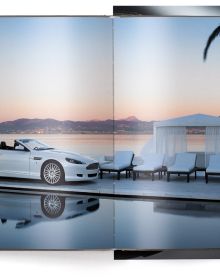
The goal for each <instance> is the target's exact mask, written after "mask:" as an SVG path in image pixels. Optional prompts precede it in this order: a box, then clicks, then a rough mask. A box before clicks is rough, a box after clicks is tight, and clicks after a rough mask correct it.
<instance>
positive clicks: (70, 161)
mask: <svg viewBox="0 0 220 280" xmlns="http://www.w3.org/2000/svg"><path fill="white" fill-rule="evenodd" d="M66 161H68V162H69V163H73V164H85V163H84V162H82V161H80V160H77V159H73V158H66Z"/></svg>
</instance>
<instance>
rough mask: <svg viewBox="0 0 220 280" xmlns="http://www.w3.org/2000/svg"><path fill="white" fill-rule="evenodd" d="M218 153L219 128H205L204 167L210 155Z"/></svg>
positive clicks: (219, 149)
mask: <svg viewBox="0 0 220 280" xmlns="http://www.w3.org/2000/svg"><path fill="white" fill-rule="evenodd" d="M216 153H220V127H211V126H210V127H206V131H205V155H206V157H205V158H206V166H207V165H208V162H209V157H210V155H211V154H216Z"/></svg>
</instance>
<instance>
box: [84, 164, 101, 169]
mask: <svg viewBox="0 0 220 280" xmlns="http://www.w3.org/2000/svg"><path fill="white" fill-rule="evenodd" d="M98 168H99V164H98V162H95V163H91V164H89V165H88V166H87V167H86V169H88V170H92V169H98Z"/></svg>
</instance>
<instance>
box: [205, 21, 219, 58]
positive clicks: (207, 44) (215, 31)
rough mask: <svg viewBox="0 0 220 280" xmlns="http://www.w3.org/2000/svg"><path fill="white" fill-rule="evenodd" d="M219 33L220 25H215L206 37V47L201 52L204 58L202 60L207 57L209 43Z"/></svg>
mask: <svg viewBox="0 0 220 280" xmlns="http://www.w3.org/2000/svg"><path fill="white" fill-rule="evenodd" d="M219 34H220V26H218V27H216V29H215V30H214V31H213V32H212V34H211V35H210V36H209V38H208V41H207V43H206V47H205V49H204V52H203V59H204V61H205V60H206V58H207V54H208V50H209V47H210V45H211V43H212V42H213V41H214V40H215V38H216V37H217V36H218V35H219Z"/></svg>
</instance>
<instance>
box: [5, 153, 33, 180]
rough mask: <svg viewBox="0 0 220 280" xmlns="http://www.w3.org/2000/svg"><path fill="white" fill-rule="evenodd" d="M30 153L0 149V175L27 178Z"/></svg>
mask: <svg viewBox="0 0 220 280" xmlns="http://www.w3.org/2000/svg"><path fill="white" fill-rule="evenodd" d="M29 166H30V152H29V151H27V150H25V149H22V148H20V149H17V150H5V149H3V150H2V149H0V175H1V176H9V177H21V178H26V177H28V176H29V169H30V167H29Z"/></svg>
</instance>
